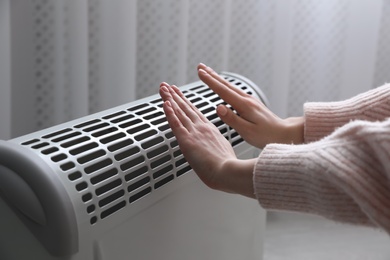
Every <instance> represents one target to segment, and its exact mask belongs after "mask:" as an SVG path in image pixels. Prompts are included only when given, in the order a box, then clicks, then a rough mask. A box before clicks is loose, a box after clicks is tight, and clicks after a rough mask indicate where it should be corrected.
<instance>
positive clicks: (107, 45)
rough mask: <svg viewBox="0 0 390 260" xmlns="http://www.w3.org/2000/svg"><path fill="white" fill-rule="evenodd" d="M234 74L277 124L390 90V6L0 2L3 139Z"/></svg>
mask: <svg viewBox="0 0 390 260" xmlns="http://www.w3.org/2000/svg"><path fill="white" fill-rule="evenodd" d="M199 62H203V63H205V64H207V65H209V66H211V67H213V68H214V69H215V70H217V71H231V72H236V73H240V74H242V75H244V76H246V77H248V78H249V79H251V80H252V81H254V82H255V83H257V84H258V85H259V86H260V87H261V88H262V89H263V90H264V92H265V93H266V95H267V96H268V98H269V100H270V102H271V108H272V109H273V110H274V111H275V113H277V114H278V115H280V116H282V117H286V116H291V115H301V114H302V104H303V103H304V102H306V101H330V100H339V99H344V98H347V97H350V96H352V95H354V94H356V93H358V92H361V91H364V90H367V89H369V88H372V87H376V86H379V85H382V84H383V83H385V82H386V81H390V73H389V71H390V1H389V0H321V1H318V0H283V1H282V0H280V1H270V0H246V1H232V0H181V1H176V0H142V1H136V0H113V1H106V0H66V1H65V0H28V1H26V0H12V1H11V0H0V78H1V81H0V122H1V123H0V139H8V138H11V137H16V136H19V135H23V134H25V133H29V132H32V131H35V130H38V129H42V128H45V127H48V126H51V125H54V124H58V123H61V122H64V121H68V120H70V119H73V118H77V117H80V116H84V115H86V114H90V113H93V112H97V111H100V110H103V109H106V108H110V107H113V106H116V105H119V104H123V103H127V102H129V101H132V100H134V99H138V98H142V97H145V96H149V95H151V94H156V93H157V90H158V86H159V83H160V82H161V81H167V82H169V83H171V84H177V85H182V84H185V83H190V82H193V81H195V80H198V79H197V73H196V65H197V64H198V63H199Z"/></svg>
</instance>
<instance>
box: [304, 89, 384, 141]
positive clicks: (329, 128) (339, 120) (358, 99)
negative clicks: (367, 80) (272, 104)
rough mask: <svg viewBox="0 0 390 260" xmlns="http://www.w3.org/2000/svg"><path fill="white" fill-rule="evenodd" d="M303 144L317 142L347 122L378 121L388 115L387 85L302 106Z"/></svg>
mask: <svg viewBox="0 0 390 260" xmlns="http://www.w3.org/2000/svg"><path fill="white" fill-rule="evenodd" d="M304 115H305V128H304V129H305V130H304V131H305V133H304V138H305V142H306V143H308V142H312V141H317V140H319V139H321V138H323V137H325V136H327V135H329V134H331V133H332V132H333V131H334V130H335V129H336V128H338V127H341V126H343V125H345V124H346V123H348V122H349V121H351V120H366V121H378V120H384V119H386V118H387V117H389V116H390V84H386V85H383V86H381V87H378V88H375V89H372V90H369V91H367V92H365V93H362V94H360V95H357V96H355V97H353V98H350V99H347V100H344V101H338V102H309V103H306V104H305V105H304Z"/></svg>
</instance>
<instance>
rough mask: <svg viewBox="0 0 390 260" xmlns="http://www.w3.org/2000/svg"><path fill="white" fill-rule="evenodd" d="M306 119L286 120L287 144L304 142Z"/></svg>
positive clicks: (293, 118)
mask: <svg viewBox="0 0 390 260" xmlns="http://www.w3.org/2000/svg"><path fill="white" fill-rule="evenodd" d="M304 123H305V119H304V117H289V118H286V119H284V133H285V134H284V142H283V143H286V144H302V143H303V142H304Z"/></svg>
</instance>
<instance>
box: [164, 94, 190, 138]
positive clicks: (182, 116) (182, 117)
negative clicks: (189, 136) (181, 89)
mask: <svg viewBox="0 0 390 260" xmlns="http://www.w3.org/2000/svg"><path fill="white" fill-rule="evenodd" d="M169 92H170V94H171V97H169V98H168V99H167V101H169V103H170V107H171V108H172V110H173V112H174V114H175V115H176V117H177V118H178V120H179V121H180V122H181V124H182V125H183V126H184V127H185V128H186V129H187V130H188V131H191V130H192V129H193V128H194V122H193V121H192V120H191V118H190V117H189V116H188V111H185V110H183V109H182V108H181V107H180V106H179V104H178V103H177V102H176V100H175V98H174V97H173V96H174V95H172V90H171V89H170V90H169Z"/></svg>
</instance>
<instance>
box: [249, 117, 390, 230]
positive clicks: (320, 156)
mask: <svg viewBox="0 0 390 260" xmlns="http://www.w3.org/2000/svg"><path fill="white" fill-rule="evenodd" d="M254 190H255V195H256V197H257V199H258V201H259V202H260V204H261V205H262V206H263V207H264V208H265V209H269V210H288V211H299V212H306V213H313V214H318V215H321V216H324V217H326V218H329V219H332V220H336V221H340V222H348V223H354V224H360V225H369V226H379V227H382V228H383V229H384V230H386V231H387V232H388V233H390V119H387V120H384V121H381V122H367V121H354V122H350V123H348V124H346V125H344V126H343V127H340V128H338V129H337V130H336V131H334V132H333V133H332V134H331V135H329V136H328V137H325V138H323V139H321V140H320V141H317V142H311V143H307V144H302V145H282V144H270V145H267V146H266V147H265V149H264V150H263V151H262V153H261V154H260V156H259V158H258V160H257V163H256V166H255V169H254Z"/></svg>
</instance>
